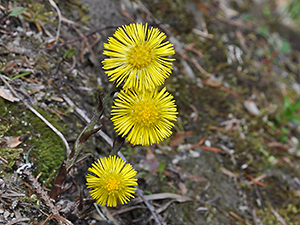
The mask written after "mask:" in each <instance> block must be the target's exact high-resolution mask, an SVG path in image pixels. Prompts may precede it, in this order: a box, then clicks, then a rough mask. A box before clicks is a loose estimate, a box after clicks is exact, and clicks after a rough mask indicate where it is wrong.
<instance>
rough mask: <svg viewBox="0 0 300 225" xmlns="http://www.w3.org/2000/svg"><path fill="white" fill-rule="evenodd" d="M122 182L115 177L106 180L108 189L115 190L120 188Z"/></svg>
mask: <svg viewBox="0 0 300 225" xmlns="http://www.w3.org/2000/svg"><path fill="white" fill-rule="evenodd" d="M119 184H120V182H119V181H117V179H115V178H109V179H108V180H107V182H106V189H107V190H108V191H114V190H118V189H119Z"/></svg>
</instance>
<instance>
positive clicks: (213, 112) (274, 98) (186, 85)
mask: <svg viewBox="0 0 300 225" xmlns="http://www.w3.org/2000/svg"><path fill="white" fill-rule="evenodd" d="M0 7H1V8H0V76H1V77H0V78H1V79H0V224H10V225H11V224H34V225H37V224H40V225H42V224H101V225H102V224H119V225H127V224H171V225H183V224H184V225H185V224H186V225H189V224H196V225H198V224H204V225H206V224H208V225H210V224H212V225H223V224H224V225H228V224H247V225H248V224H254V225H261V224H262V225H264V224H266V225H272V224H274V225H275V224H282V225H297V224H300V201H299V199H300V172H299V167H300V145H299V138H300V133H299V123H300V117H299V116H300V115H299V111H298V108H300V98H299V97H300V84H299V82H300V77H299V72H300V66H299V65H300V52H299V51H300V45H299V38H300V29H299V27H300V19H299V18H298V17H296V16H294V15H295V14H294V13H293V12H295V11H296V12H297V7H298V8H299V10H300V4H298V3H297V1H292V0H290V1H288V0H286V1H284V0H283V1H282V0H281V1H280V0H277V1H275V0H272V1H271V0H270V1H258V0H252V1H244V0H224V1H217V0H203V1H194V0H188V1H183V0H161V1H149V0H141V1H140V0H132V1H129V0H97V1H96V0H67V1H38V0H26V1H3V0H0ZM17 7H23V8H17ZM9 9H14V10H15V11H12V12H14V13H15V14H16V15H12V14H9V12H8V10H9ZM296 14H297V13H296ZM132 22H138V23H139V22H143V23H146V22H147V23H149V24H150V25H153V26H156V27H158V28H159V29H161V31H163V32H165V33H166V34H167V37H168V40H169V41H170V42H171V43H172V44H174V46H175V52H176V54H175V56H174V57H175V58H176V61H175V62H174V66H173V73H172V74H171V76H170V78H168V79H167V80H166V83H165V85H166V87H167V89H168V91H169V92H171V93H172V94H173V95H174V97H175V99H176V104H177V106H178V112H179V115H178V121H177V122H176V125H175V128H174V129H173V135H172V136H171V137H170V138H168V139H167V140H165V141H163V142H162V143H160V144H156V145H153V146H150V147H147V148H146V147H141V146H134V147H133V146H131V145H130V144H128V143H126V144H125V145H124V146H123V147H122V148H121V152H122V154H123V155H124V156H125V157H126V158H127V160H128V161H129V162H130V163H131V164H132V165H133V166H134V167H135V168H136V170H137V171H138V175H137V178H138V188H139V190H140V192H139V193H136V198H135V199H133V200H132V201H130V202H129V204H127V205H118V206H117V207H115V208H108V207H100V206H97V205H95V204H94V201H93V200H92V199H91V197H90V195H89V192H88V190H87V188H86V185H85V182H86V181H85V175H86V173H87V169H88V167H90V165H91V163H92V162H93V161H94V160H96V159H98V158H100V157H104V156H107V155H108V154H109V153H110V151H111V148H112V147H111V146H112V142H113V141H114V139H115V138H116V137H117V134H116V133H115V131H114V129H113V126H112V123H111V121H110V105H111V104H110V103H111V102H110V103H109V104H108V105H106V106H105V107H104V113H103V116H102V117H101V119H100V120H99V121H98V122H97V125H100V124H101V125H102V129H101V131H100V132H97V133H95V134H94V135H92V136H90V137H89V138H88V140H87V141H86V143H85V144H84V146H83V149H82V151H81V154H80V156H79V158H78V162H77V163H76V164H75V166H74V167H73V168H72V169H71V170H70V171H69V173H68V174H67V175H66V177H63V178H62V181H61V186H60V188H59V192H57V193H56V192H55V191H53V189H54V187H55V185H53V182H54V177H55V176H56V174H57V173H58V170H59V168H60V167H61V164H62V163H63V161H64V160H65V159H66V158H67V157H68V154H69V151H68V148H69V149H72V148H73V145H74V144H76V139H77V137H78V135H79V134H80V133H81V131H82V130H83V129H84V127H85V126H86V125H87V123H88V121H89V120H90V119H91V118H92V115H93V112H94V111H95V110H96V109H97V107H99V96H100V97H101V98H103V96H105V94H106V93H108V92H109V90H110V89H111V88H112V84H111V83H110V82H109V81H108V79H107V76H106V75H105V73H104V72H103V70H102V64H101V61H102V60H103V59H104V58H105V57H104V56H103V55H102V52H103V43H104V42H107V37H109V36H111V35H112V34H113V32H114V31H115V30H116V28H117V27H119V26H121V25H124V24H129V23H132ZM56 38H59V41H58V43H57V44H54V41H55V40H56ZM47 123H48V124H47ZM56 129H57V130H56ZM24 163H31V165H32V168H31V169H30V171H31V173H32V176H33V177H32V179H30V176H29V175H24V174H23V176H21V175H20V174H18V173H17V170H18V168H20V166H21V165H23V164H24ZM35 178H37V179H35ZM51 190H52V192H51ZM54 192H55V194H53V193H54ZM49 196H51V197H53V196H55V199H56V200H55V201H52V200H50V199H49Z"/></svg>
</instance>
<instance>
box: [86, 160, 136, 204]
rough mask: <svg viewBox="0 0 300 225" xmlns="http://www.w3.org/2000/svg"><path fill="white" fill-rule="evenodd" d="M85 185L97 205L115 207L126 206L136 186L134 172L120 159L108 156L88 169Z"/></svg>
mask: <svg viewBox="0 0 300 225" xmlns="http://www.w3.org/2000/svg"><path fill="white" fill-rule="evenodd" d="M89 172H91V173H90V174H88V175H87V176H86V182H87V183H86V185H87V187H88V188H91V190H90V194H91V196H92V198H93V199H95V200H96V203H97V204H101V205H102V206H105V204H106V203H107V206H108V207H115V206H117V203H118V202H120V203H121V204H126V203H127V202H128V201H130V199H131V198H134V195H133V194H134V192H135V190H136V188H134V187H133V186H136V185H137V179H136V178H135V175H136V174H137V172H136V170H135V169H133V168H132V166H131V165H130V164H129V163H126V162H125V161H124V160H123V159H122V158H120V157H116V156H109V157H104V158H101V159H98V161H97V162H94V163H93V164H92V167H91V168H89Z"/></svg>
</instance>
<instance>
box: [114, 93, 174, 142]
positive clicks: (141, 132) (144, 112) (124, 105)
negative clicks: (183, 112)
mask: <svg viewBox="0 0 300 225" xmlns="http://www.w3.org/2000/svg"><path fill="white" fill-rule="evenodd" d="M177 114H178V113H177V109H176V105H175V100H174V99H173V96H172V95H171V94H169V93H168V92H167V91H166V88H163V89H162V90H161V91H160V92H159V91H158V90H157V89H154V90H151V91H142V92H138V91H133V90H128V91H121V92H119V93H118V96H117V98H116V99H115V100H114V105H113V106H112V110H111V116H112V118H111V120H112V122H113V124H114V127H115V130H116V132H117V133H118V134H119V135H121V136H122V137H124V136H127V140H128V141H129V142H130V143H131V144H133V145H144V146H149V145H151V144H154V143H159V142H161V141H162V140H164V139H165V138H167V137H169V136H170V135H171V134H172V131H171V128H172V127H173V126H174V124H173V123H172V122H171V121H176V119H177Z"/></svg>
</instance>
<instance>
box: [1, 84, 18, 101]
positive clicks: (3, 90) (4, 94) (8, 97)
mask: <svg viewBox="0 0 300 225" xmlns="http://www.w3.org/2000/svg"><path fill="white" fill-rule="evenodd" d="M0 97H2V98H4V99H6V100H8V101H10V102H18V101H19V99H18V98H15V97H14V96H13V95H12V93H11V92H10V90H8V89H6V88H5V87H3V86H0Z"/></svg>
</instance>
